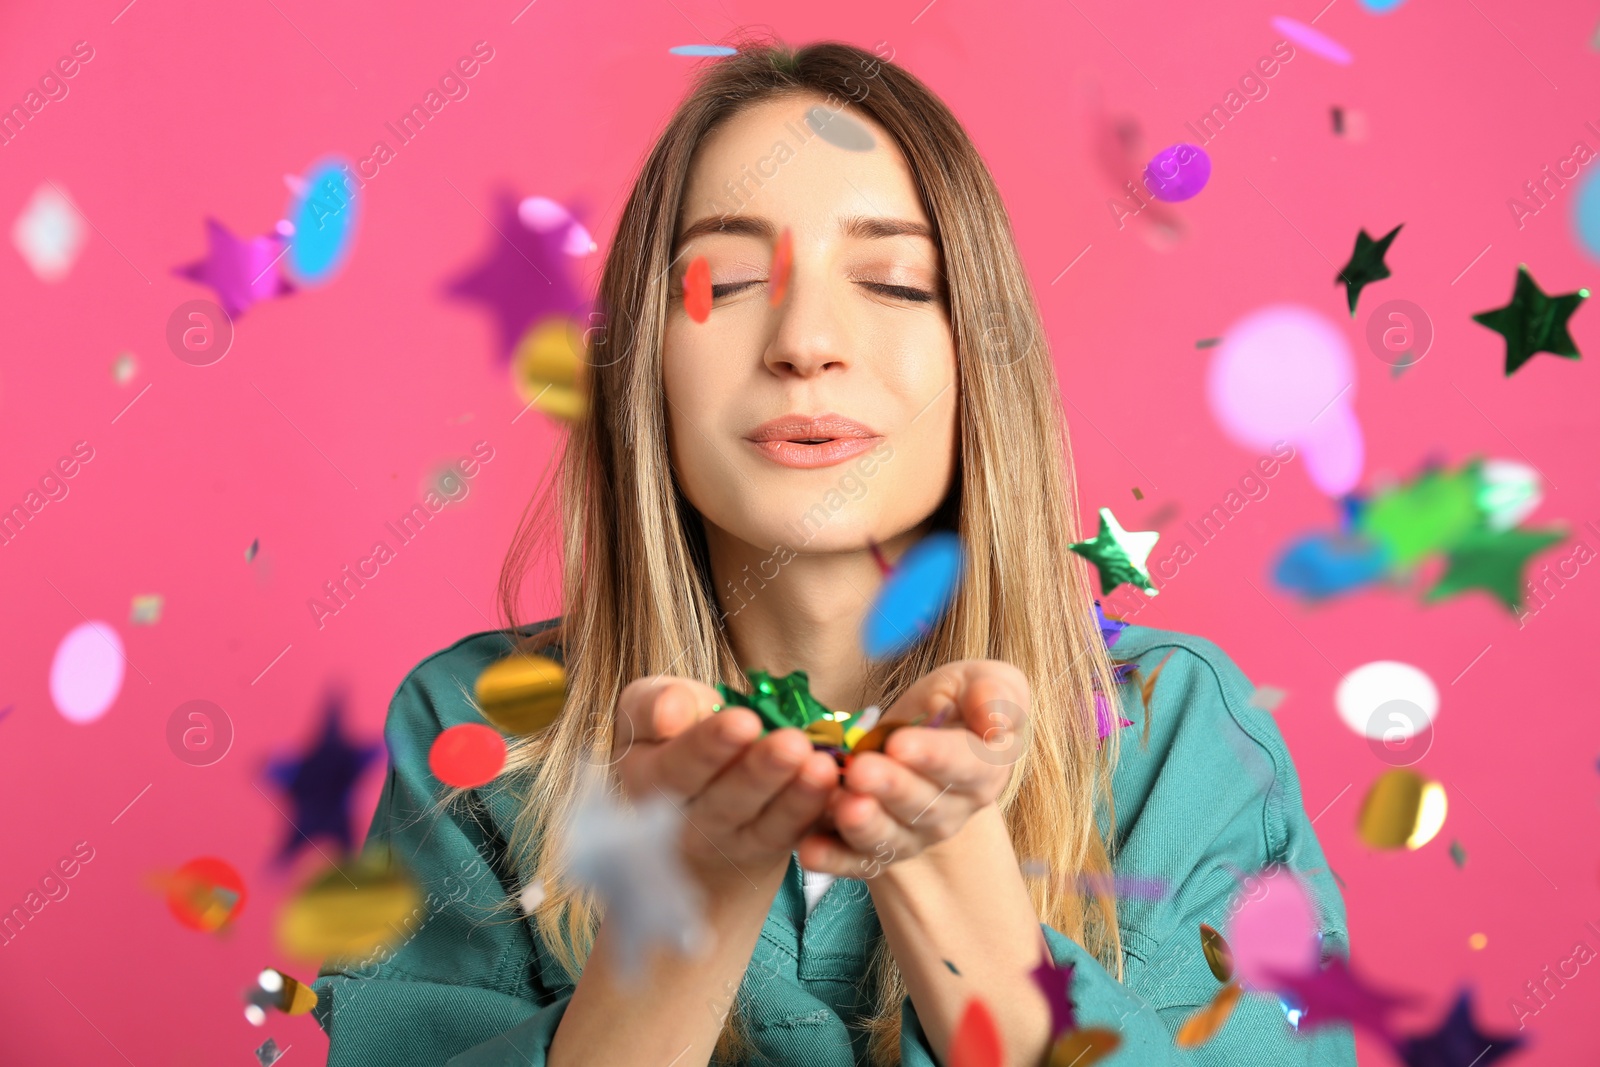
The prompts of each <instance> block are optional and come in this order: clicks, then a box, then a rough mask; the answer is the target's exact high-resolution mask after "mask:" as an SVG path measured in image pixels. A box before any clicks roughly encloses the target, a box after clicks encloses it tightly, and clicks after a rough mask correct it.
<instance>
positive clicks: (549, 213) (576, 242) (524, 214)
mask: <svg viewBox="0 0 1600 1067" xmlns="http://www.w3.org/2000/svg"><path fill="white" fill-rule="evenodd" d="M517 218H519V219H521V220H522V224H523V225H524V226H526V227H527V228H528V229H530V230H532V231H533V232H534V233H541V234H550V235H553V236H555V237H559V238H560V239H561V251H563V252H565V253H566V254H567V255H569V256H586V255H588V254H589V253H590V252H595V251H598V250H599V247H600V246H599V245H597V244H595V241H594V238H593V237H591V236H590V235H589V230H588V227H586V226H584V224H583V223H581V222H579V221H578V220H577V218H575V217H574V216H573V214H572V212H570V211H568V210H567V207H566V205H565V204H562V203H561V202H559V201H556V200H552V199H550V198H549V197H547V196H530V197H526V198H524V199H523V200H522V201H521V202H520V203H518V204H517Z"/></svg>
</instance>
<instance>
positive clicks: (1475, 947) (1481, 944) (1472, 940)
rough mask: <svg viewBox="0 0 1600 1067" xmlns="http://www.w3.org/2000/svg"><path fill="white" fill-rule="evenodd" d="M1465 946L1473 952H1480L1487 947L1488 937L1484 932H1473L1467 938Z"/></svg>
mask: <svg viewBox="0 0 1600 1067" xmlns="http://www.w3.org/2000/svg"><path fill="white" fill-rule="evenodd" d="M1467 947H1468V948H1470V949H1471V950H1472V951H1474V952H1482V951H1483V950H1484V949H1486V948H1488V947H1489V938H1488V936H1487V935H1485V934H1473V935H1472V936H1471V937H1469V938H1467Z"/></svg>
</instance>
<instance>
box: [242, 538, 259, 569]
mask: <svg viewBox="0 0 1600 1067" xmlns="http://www.w3.org/2000/svg"><path fill="white" fill-rule="evenodd" d="M260 550H261V538H259V537H257V538H256V539H254V540H253V541H251V542H250V547H249V548H247V549H245V550H244V561H245V562H246V563H249V562H250V561H251V560H253V559H255V558H256V553H257V552H259V551H260Z"/></svg>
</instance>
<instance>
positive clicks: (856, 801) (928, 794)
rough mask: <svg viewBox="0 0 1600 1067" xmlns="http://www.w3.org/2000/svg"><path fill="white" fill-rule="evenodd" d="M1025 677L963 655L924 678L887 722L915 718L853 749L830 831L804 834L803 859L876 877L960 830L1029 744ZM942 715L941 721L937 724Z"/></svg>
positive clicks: (809, 865) (817, 867)
mask: <svg viewBox="0 0 1600 1067" xmlns="http://www.w3.org/2000/svg"><path fill="white" fill-rule="evenodd" d="M1030 700H1031V698H1030V696H1029V691H1028V680H1027V678H1025V677H1024V676H1023V674H1022V672H1021V671H1020V670H1018V669H1017V668H1016V667H1013V666H1012V665H1011V664H1009V663H1003V662H1001V661H999V660H960V661H958V662H955V663H947V664H945V665H944V666H942V667H938V668H935V669H934V670H933V671H931V672H930V673H928V674H927V675H925V676H923V677H922V678H919V679H918V680H917V681H916V682H915V683H913V684H912V686H911V687H910V688H909V689H907V690H906V692H905V694H904V695H903V696H902V697H901V698H900V699H899V700H898V701H896V702H895V704H894V706H893V707H891V708H890V709H889V710H888V711H886V712H884V715H883V718H882V719H881V720H880V722H890V723H892V722H910V721H912V720H915V719H917V718H918V717H919V716H921V717H922V718H923V720H924V721H926V722H928V723H929V726H903V727H901V728H900V729H898V730H895V731H894V732H893V733H892V734H890V735H889V739H888V741H887V743H886V744H885V745H884V749H883V752H882V753H878V752H863V753H859V754H857V755H855V756H853V757H852V758H851V760H850V765H849V768H848V769H847V770H846V771H845V773H844V775H843V781H842V783H841V786H840V788H839V789H838V790H837V791H835V793H834V795H833V797H832V798H831V799H830V800H829V804H828V813H827V814H828V818H829V819H831V822H832V824H833V827H834V832H833V833H827V832H816V831H814V832H812V833H811V834H809V835H807V836H806V837H805V838H804V839H802V840H801V842H800V846H799V849H798V851H799V854H800V866H802V867H804V868H806V869H808V870H813V871H823V872H826V873H829V874H833V875H836V876H839V877H845V878H872V877H874V876H876V875H877V874H878V872H879V871H880V870H882V869H883V867H884V866H885V865H887V864H888V863H891V862H896V861H902V860H906V859H909V858H911V857H913V856H917V855H919V854H921V853H922V852H924V851H926V850H928V849H930V848H933V847H934V846H936V845H938V844H939V843H940V842H942V841H945V840H947V839H949V838H951V837H954V836H955V835H956V834H957V833H959V832H960V831H961V829H962V827H964V826H965V825H966V824H967V820H968V819H969V818H970V817H971V816H972V814H973V813H974V812H976V811H978V810H980V809H982V808H984V807H985V806H987V805H989V804H992V803H993V802H994V800H995V798H996V797H998V796H999V795H1000V792H1001V791H1002V790H1003V789H1004V788H1005V786H1006V782H1007V781H1008V780H1009V778H1010V776H1011V767H1012V764H1014V763H1015V762H1016V761H1017V759H1018V758H1020V756H1021V755H1022V752H1023V750H1024V749H1025V748H1026V747H1027V739H1028V712H1029V707H1030ZM941 716H942V720H943V721H942V722H941V723H940V724H939V726H937V727H933V728H930V727H931V726H932V724H933V723H934V722H935V721H937V720H939V719H940V718H941Z"/></svg>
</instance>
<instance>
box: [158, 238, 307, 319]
mask: <svg viewBox="0 0 1600 1067" xmlns="http://www.w3.org/2000/svg"><path fill="white" fill-rule="evenodd" d="M283 248H284V240H283V238H282V237H281V236H279V235H277V234H267V235H265V236H262V237H252V238H249V239H247V240H240V239H239V238H237V237H235V236H234V235H233V234H232V233H230V232H229V231H228V230H227V228H226V227H224V226H223V225H222V223H220V222H218V221H217V220H216V219H213V218H208V219H206V255H205V258H204V259H199V260H196V261H195V262H193V263H189V264H185V265H184V266H181V267H175V268H173V273H174V274H176V275H177V276H178V277H180V278H187V279H189V280H190V281H192V282H198V283H200V284H201V285H205V286H209V287H210V288H211V289H212V290H213V291H214V292H215V293H216V294H217V303H219V304H221V305H222V310H223V311H225V312H227V314H228V315H229V317H230V318H237V317H238V316H239V315H240V314H241V313H242V312H244V310H245V309H246V308H249V307H251V306H252V305H254V304H258V303H260V302H261V301H263V300H271V299H272V298H274V297H279V296H284V295H286V294H288V293H292V292H294V286H293V285H292V284H291V283H290V282H289V280H288V279H287V278H285V277H284V276H283V275H282V274H280V273H279V271H278V269H277V266H276V264H277V262H278V259H279V257H280V256H281V255H282V254H283Z"/></svg>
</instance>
